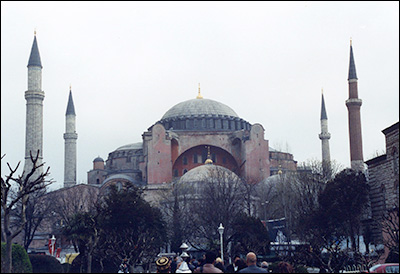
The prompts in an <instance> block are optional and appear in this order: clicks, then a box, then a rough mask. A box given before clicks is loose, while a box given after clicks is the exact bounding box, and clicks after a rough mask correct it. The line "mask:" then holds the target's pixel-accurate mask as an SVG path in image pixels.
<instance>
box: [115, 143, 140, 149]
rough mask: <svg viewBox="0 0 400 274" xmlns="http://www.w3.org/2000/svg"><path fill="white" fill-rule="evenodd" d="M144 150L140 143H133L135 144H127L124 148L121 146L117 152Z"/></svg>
mask: <svg viewBox="0 0 400 274" xmlns="http://www.w3.org/2000/svg"><path fill="white" fill-rule="evenodd" d="M142 148H143V143H142V142H138V143H133V144H127V145H124V146H121V147H119V148H117V149H116V150H115V151H120V150H135V149H142Z"/></svg>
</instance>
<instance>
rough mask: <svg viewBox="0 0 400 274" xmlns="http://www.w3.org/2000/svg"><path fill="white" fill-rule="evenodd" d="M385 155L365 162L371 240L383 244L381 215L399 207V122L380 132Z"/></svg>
mask: <svg viewBox="0 0 400 274" xmlns="http://www.w3.org/2000/svg"><path fill="white" fill-rule="evenodd" d="M382 132H383V134H384V135H385V141H386V153H385V154H383V155H380V156H377V157H375V158H373V159H370V160H368V161H366V162H365V163H366V164H367V165H368V184H369V186H370V194H369V196H370V202H371V213H372V220H373V222H372V228H371V233H372V239H373V241H374V242H375V244H382V243H383V239H384V238H383V234H382V218H383V215H384V214H385V213H386V212H388V211H390V210H392V209H394V208H396V206H397V209H398V206H399V122H397V123H395V124H393V125H391V126H390V127H388V128H386V129H384V130H382Z"/></svg>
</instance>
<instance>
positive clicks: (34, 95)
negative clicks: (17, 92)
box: [25, 90, 44, 101]
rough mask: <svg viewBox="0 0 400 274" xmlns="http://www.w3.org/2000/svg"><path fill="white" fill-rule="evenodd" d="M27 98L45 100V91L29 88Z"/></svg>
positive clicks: (26, 92) (26, 93)
mask: <svg viewBox="0 0 400 274" xmlns="http://www.w3.org/2000/svg"><path fill="white" fill-rule="evenodd" d="M25 99H26V100H28V99H39V100H42V101H43V100H44V92H43V91H39V90H27V91H25Z"/></svg>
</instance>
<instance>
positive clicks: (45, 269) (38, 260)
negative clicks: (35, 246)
mask: <svg viewBox="0 0 400 274" xmlns="http://www.w3.org/2000/svg"><path fill="white" fill-rule="evenodd" d="M29 259H30V260H31V263H32V268H33V273H64V270H63V266H62V265H61V263H60V262H59V261H58V260H57V259H56V258H54V257H52V256H49V255H37V254H29Z"/></svg>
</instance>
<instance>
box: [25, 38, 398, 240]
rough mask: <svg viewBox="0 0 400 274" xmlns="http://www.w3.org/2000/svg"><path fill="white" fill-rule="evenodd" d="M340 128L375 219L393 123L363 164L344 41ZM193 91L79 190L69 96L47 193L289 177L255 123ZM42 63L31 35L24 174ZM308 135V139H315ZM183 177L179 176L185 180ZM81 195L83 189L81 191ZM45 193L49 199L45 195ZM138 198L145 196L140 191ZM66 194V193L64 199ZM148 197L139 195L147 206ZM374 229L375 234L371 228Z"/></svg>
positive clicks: (38, 110) (389, 189)
mask: <svg viewBox="0 0 400 274" xmlns="http://www.w3.org/2000/svg"><path fill="white" fill-rule="evenodd" d="M347 81H348V85H349V98H348V100H346V102H345V105H346V107H347V109H348V114H349V115H348V128H349V141H350V142H349V143H350V151H349V155H350V160H351V168H352V169H353V170H357V171H361V172H365V169H366V166H367V165H368V172H369V182H368V183H369V184H370V186H371V192H370V200H371V208H372V217H370V218H371V220H372V219H377V218H378V219H379V218H380V216H381V215H382V212H383V209H384V208H389V207H392V206H393V205H394V204H395V202H396V201H398V199H399V179H398V178H399V160H398V159H399V153H398V151H399V123H398V122H397V123H395V124H393V125H391V126H389V127H388V128H386V129H384V130H383V131H382V132H383V133H384V134H385V138H386V154H384V155H381V156H378V157H376V158H374V159H370V160H369V161H366V162H364V157H363V151H362V134H361V119H360V108H361V105H362V100H361V99H359V98H358V84H357V82H358V78H357V74H356V68H355V62H354V56H353V48H352V45H351V42H350V62H349V74H348V79H347ZM195 95H196V92H193V99H191V100H187V101H184V102H177V103H176V105H174V106H172V107H170V108H169V109H166V110H165V114H164V115H163V116H162V117H161V118H160V120H158V121H155V122H154V123H153V124H152V125H150V127H149V128H148V129H147V131H145V132H143V134H142V142H139V143H130V144H121V146H119V147H118V148H116V149H115V150H114V151H111V152H109V154H108V157H107V159H106V160H104V159H103V158H101V157H97V158H95V159H94V160H93V169H91V170H88V178H87V184H77V180H76V173H77V169H76V163H77V150H76V145H77V140H78V133H77V132H76V119H75V118H76V113H75V107H74V103H73V98H72V91H71V90H70V93H69V99H68V103H67V110H66V118H65V125H66V126H65V133H64V136H63V137H64V140H65V150H64V151H65V160H64V188H62V189H60V190H57V191H55V192H59V193H60V192H64V193H68V192H69V191H71V190H73V188H76V189H75V190H76V191H82V192H84V191H88V192H93V193H100V194H101V193H102V192H104V191H106V189H107V188H108V186H110V185H116V186H117V187H118V188H119V187H122V186H123V185H126V184H133V185H136V186H139V187H143V188H144V189H145V192H146V191H147V193H154V191H153V190H157V189H165V188H168V187H170V186H171V185H172V184H173V183H174V182H177V181H179V180H180V181H181V182H186V181H187V180H188V178H189V177H190V178H196V173H198V174H200V173H202V174H204V170H205V169H208V167H207V165H206V163H208V164H210V163H211V164H212V165H213V166H214V168H213V169H216V167H218V169H223V170H227V171H229V172H230V173H232V174H233V175H234V176H236V177H238V178H241V179H243V180H245V181H246V182H247V183H249V184H257V183H259V182H262V181H265V180H268V178H269V177H271V176H274V175H276V174H281V173H283V172H287V171H296V170H297V162H296V161H295V160H294V156H293V155H292V154H290V153H287V152H282V151H278V150H276V149H274V148H272V147H270V146H269V141H268V139H266V136H265V129H264V127H263V126H262V125H261V124H258V123H254V124H252V123H251V122H250V121H246V120H244V119H243V118H241V117H240V116H239V115H238V114H237V113H236V112H235V111H234V110H233V109H232V108H231V107H229V106H227V105H225V104H223V103H221V102H217V101H215V100H212V99H209V98H204V97H203V96H202V94H201V90H200V85H199V88H198V91H197V96H195ZM44 97H45V96H44V92H43V90H42V63H41V59H40V54H39V49H38V45H37V39H36V35H35V37H34V41H33V44H32V49H31V53H30V58H29V61H28V90H27V91H25V99H26V144H25V168H24V170H29V169H30V163H31V162H30V152H31V151H38V150H39V151H40V155H39V163H42V161H43V159H42V155H43V154H42V150H43V100H44ZM320 122H321V133H320V134H319V139H320V140H321V151H322V161H321V162H322V163H324V162H325V163H327V164H329V162H330V151H329V139H330V138H331V134H330V133H329V132H328V118H327V112H326V109H325V102H324V97H323V94H322V101H321V117H320ZM317 135H318V134H316V138H317ZM186 174H187V175H190V176H188V177H187V178H185V175H186ZM85 189H86V190H85ZM49 194H50V193H49ZM145 194H146V193H145ZM66 195H68V194H66ZM153 196H154V195H149V194H147V198H148V199H149V200H153V199H152V197H153ZM374 229H375V228H374ZM373 233H375V234H374V237H375V238H376V239H378V240H379V241H382V231H381V230H379V229H375V231H374V232H373Z"/></svg>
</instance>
